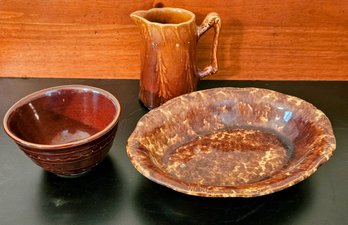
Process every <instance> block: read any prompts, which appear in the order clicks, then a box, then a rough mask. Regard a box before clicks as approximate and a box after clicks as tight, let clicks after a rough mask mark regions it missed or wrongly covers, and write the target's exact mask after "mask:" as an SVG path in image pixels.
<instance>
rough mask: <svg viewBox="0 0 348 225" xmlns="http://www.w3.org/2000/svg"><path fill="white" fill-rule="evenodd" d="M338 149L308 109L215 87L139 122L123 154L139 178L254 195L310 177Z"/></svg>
mask: <svg viewBox="0 0 348 225" xmlns="http://www.w3.org/2000/svg"><path fill="white" fill-rule="evenodd" d="M335 148H336V140H335V137H334V135H333V131H332V127H331V123H330V121H329V119H328V118H327V117H326V116H325V114H324V113H323V112H322V111H320V110H318V109H317V108H316V107H314V106H313V105H312V104H310V103H308V102H306V101H304V100H301V99H299V98H297V97H293V96H289V95H285V94H282V93H279V92H275V91H271V90H267V89H258V88H227V87H226V88H215V89H208V90H203V91H197V92H193V93H190V94H186V95H183V96H180V97H177V98H174V99H172V100H170V101H168V102H167V103H165V104H164V105H162V106H160V107H158V108H156V109H154V110H152V111H150V112H149V113H148V114H146V115H145V116H143V117H142V118H141V119H140V120H139V122H138V124H137V126H136V128H135V130H134V131H133V133H132V135H131V136H130V138H129V139H128V144H127V153H128V156H129V158H130V160H131V162H132V163H133V165H134V166H135V168H136V169H137V170H138V171H139V172H140V173H141V174H143V175H144V176H145V177H147V178H149V179H150V180H152V181H155V182H157V183H159V184H162V185H165V186H167V187H169V188H172V189H174V190H176V191H179V192H183V193H186V194H190V195H197V196H205V197H254V196H261V195H266V194H270V193H273V192H276V191H280V190H283V189H285V188H288V187H290V186H292V185H294V184H296V183H298V182H300V181H302V180H304V179H306V178H307V177H309V176H310V175H311V174H313V173H314V172H315V171H316V170H317V168H318V167H319V166H320V165H322V164H323V163H325V162H326V161H327V160H328V159H329V158H330V157H331V155H332V154H333V152H334V150H335Z"/></svg>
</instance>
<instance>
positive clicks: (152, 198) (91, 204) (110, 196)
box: [0, 78, 348, 225]
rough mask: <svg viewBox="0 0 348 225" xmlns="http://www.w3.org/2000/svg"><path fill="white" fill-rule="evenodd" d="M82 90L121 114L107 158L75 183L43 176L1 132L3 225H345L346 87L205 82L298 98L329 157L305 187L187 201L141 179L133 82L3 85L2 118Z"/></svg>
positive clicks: (138, 113) (51, 81)
mask: <svg viewBox="0 0 348 225" xmlns="http://www.w3.org/2000/svg"><path fill="white" fill-rule="evenodd" d="M63 84H86V85H92V86H96V87H100V88H103V89H105V90H107V91H109V92H111V93H112V94H114V95H115V96H116V97H117V98H118V99H119V100H120V103H121V105H122V109H123V111H122V115H121V120H120V122H119V127H118V131H117V134H116V138H115V141H114V144H113V146H112V148H111V150H110V152H109V154H108V157H107V158H106V159H105V160H104V161H103V162H102V163H101V164H100V165H98V166H97V167H96V168H95V169H94V170H93V171H92V172H90V173H88V174H87V175H85V176H82V177H80V178H70V179H67V178H60V177H57V176H55V175H53V174H50V173H48V172H45V171H43V170H42V169H41V168H39V167H38V166H36V165H35V164H34V163H33V162H32V161H31V160H30V159H29V158H28V157H27V156H25V155H24V153H23V152H22V151H20V150H19V148H18V147H17V146H16V145H15V144H14V142H13V141H12V140H10V138H8V137H7V135H5V133H4V132H3V130H1V132H0V148H1V149H0V224H2V225H7V224H16V225H17V224H26V225H29V224H33V225H34V224H36V225H38V224H125V225H128V224H129V225H137V224H149V225H150V224H248V225H250V224H296V225H302V224H303V225H310V224H315V225H324V224H325V225H330V224H333V225H340V224H348V82H318V81H316V82H315V81H296V82H295V81H279V82H278V81H273V82H269V81H202V82H201V83H200V86H199V88H200V89H206V88H212V87H223V86H232V87H262V88H268V89H272V90H276V91H280V92H283V93H285V94H290V95H294V96H297V97H300V98H302V99H304V100H306V101H308V102H311V103H312V104H314V105H315V106H316V107H317V108H319V109H321V110H322V111H323V112H324V113H325V114H326V115H327V116H328V117H329V119H330V120H331V122H332V125H333V129H334V133H335V136H336V139H337V148H336V152H335V154H334V156H333V157H332V158H331V159H330V160H329V161H328V162H327V163H326V164H324V165H323V166H321V167H320V168H319V170H318V171H317V172H316V173H315V174H313V175H312V176H311V177H310V178H308V179H306V180H305V181H303V182H301V183H299V184H297V185H295V186H293V187H290V188H288V189H286V190H283V191H280V192H277V193H274V194H270V195H267V196H262V197H256V198H249V199H243V198H226V199H218V198H216V199H215V198H203V197H195V196H188V195H185V194H181V193H178V192H175V191H173V190H171V189H168V188H165V187H162V186H160V185H158V184H156V183H153V182H151V181H149V180H148V179H146V178H145V177H143V176H142V175H140V174H139V173H138V172H137V171H136V170H135V168H134V167H133V165H132V164H131V163H130V161H129V159H128V157H127V154H126V147H125V146H126V142H127V139H128V137H129V135H130V134H131V132H132V131H133V129H134V128H135V126H136V123H137V121H138V120H139V118H140V117H141V116H142V115H144V114H145V113H146V112H147V110H146V109H145V108H143V107H142V106H141V104H140V103H139V101H138V91H139V81H137V80H86V79H7V78H2V79H0V103H1V104H0V115H1V118H3V116H4V114H5V112H6V111H7V110H8V108H9V107H10V106H11V105H12V104H13V103H15V102H16V101H17V100H19V99H20V98H22V97H24V96H25V95H27V94H29V93H32V92H34V91H37V90H40V89H43V88H46V87H51V86H57V85H63Z"/></svg>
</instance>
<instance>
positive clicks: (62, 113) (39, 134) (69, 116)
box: [8, 88, 117, 145]
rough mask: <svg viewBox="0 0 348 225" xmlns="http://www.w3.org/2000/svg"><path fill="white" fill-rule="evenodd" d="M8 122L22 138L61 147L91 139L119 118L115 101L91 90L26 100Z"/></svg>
mask: <svg viewBox="0 0 348 225" xmlns="http://www.w3.org/2000/svg"><path fill="white" fill-rule="evenodd" d="M22 102H23V103H20V104H22V105H21V106H19V107H18V108H16V109H15V110H14V111H13V112H12V113H11V114H10V115H9V120H8V125H9V129H10V131H11V132H12V133H14V135H16V136H17V137H18V138H20V139H22V140H24V141H27V142H30V143H35V144H44V145H57V144H65V143H70V142H74V141H78V140H81V139H85V138H88V137H90V136H92V135H94V134H96V133H98V132H99V131H101V130H103V129H104V128H105V127H107V125H108V124H110V123H111V122H112V121H113V119H114V117H115V116H116V111H117V109H116V107H115V105H114V104H113V102H112V101H111V100H110V99H109V98H107V97H106V96H104V95H102V94H101V93H99V92H96V91H92V90H89V89H82V88H81V89H62V90H51V91H48V92H46V93H44V94H43V95H38V96H35V97H33V98H29V99H23V100H22Z"/></svg>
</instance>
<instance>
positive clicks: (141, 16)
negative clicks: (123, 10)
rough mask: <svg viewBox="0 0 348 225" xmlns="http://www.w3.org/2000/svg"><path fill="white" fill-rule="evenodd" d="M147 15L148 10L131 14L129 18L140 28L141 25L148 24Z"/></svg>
mask: <svg viewBox="0 0 348 225" xmlns="http://www.w3.org/2000/svg"><path fill="white" fill-rule="evenodd" d="M146 14H147V11H146V10H138V11H135V12H133V13H131V14H130V15H129V16H130V18H131V19H132V20H133V21H134V22H135V24H137V25H138V26H140V25H141V24H147V23H148V21H147V19H145V18H146Z"/></svg>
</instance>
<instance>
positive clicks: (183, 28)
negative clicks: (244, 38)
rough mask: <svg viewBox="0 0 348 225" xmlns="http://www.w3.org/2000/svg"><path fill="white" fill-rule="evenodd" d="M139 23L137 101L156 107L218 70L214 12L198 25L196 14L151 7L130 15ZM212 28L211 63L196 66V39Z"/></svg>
mask: <svg viewBox="0 0 348 225" xmlns="http://www.w3.org/2000/svg"><path fill="white" fill-rule="evenodd" d="M131 18H132V19H133V20H134V22H135V23H136V24H137V25H138V26H139V29H140V34H141V39H142V46H141V54H140V55H141V75H140V94H139V97H140V100H141V101H142V102H143V103H144V105H145V106H146V107H148V108H150V109H151V108H155V107H157V106H159V105H161V104H162V103H164V102H166V101H168V100H169V99H171V98H174V97H176V96H179V95H182V94H185V93H188V92H191V91H194V90H196V89H197V84H198V81H199V79H200V78H201V77H205V76H208V75H210V74H213V73H215V72H216V71H217V70H218V64H217V46H218V36H219V33H220V27H221V21H220V17H219V16H218V15H217V14H216V13H210V14H208V15H207V16H206V18H205V20H204V21H203V23H202V24H201V25H200V26H199V27H197V25H196V22H195V15H194V14H193V13H192V12H190V11H187V10H184V9H178V8H154V9H150V10H147V11H145V10H140V11H136V12H134V13H132V14H131ZM212 27H213V28H214V31H215V36H214V40H213V46H212V55H211V64H210V65H209V66H207V67H206V68H204V69H203V70H199V69H198V68H197V66H196V47H197V41H198V39H199V38H200V37H201V35H203V34H204V33H205V32H206V31H207V30H209V29H210V28H212Z"/></svg>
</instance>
